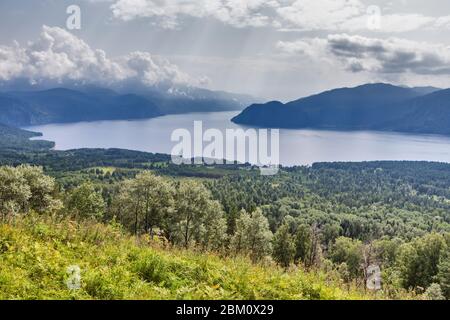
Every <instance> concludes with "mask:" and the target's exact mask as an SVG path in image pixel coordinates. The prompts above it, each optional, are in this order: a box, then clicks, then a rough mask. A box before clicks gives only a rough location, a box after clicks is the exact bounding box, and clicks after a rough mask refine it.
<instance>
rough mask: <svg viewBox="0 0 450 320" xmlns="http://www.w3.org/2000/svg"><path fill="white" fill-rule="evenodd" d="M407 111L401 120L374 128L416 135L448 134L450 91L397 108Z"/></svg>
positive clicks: (437, 92) (405, 103) (411, 101)
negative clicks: (414, 133)
mask: <svg viewBox="0 0 450 320" xmlns="http://www.w3.org/2000/svg"><path fill="white" fill-rule="evenodd" d="M397 107H398V108H403V109H408V110H409V112H408V114H407V115H405V116H404V117H402V118H397V119H395V120H392V121H390V122H387V123H382V124H380V125H379V126H375V128H380V129H383V130H395V131H404V132H417V133H435V134H450V89H446V90H440V91H436V92H433V93H431V94H428V95H425V96H422V97H418V98H415V99H411V100H408V101H405V102H403V103H401V104H399V105H398V106H397Z"/></svg>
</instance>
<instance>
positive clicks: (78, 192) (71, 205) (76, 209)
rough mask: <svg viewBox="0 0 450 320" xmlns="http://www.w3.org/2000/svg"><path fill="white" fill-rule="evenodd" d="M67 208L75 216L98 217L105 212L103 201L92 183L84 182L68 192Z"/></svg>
mask: <svg viewBox="0 0 450 320" xmlns="http://www.w3.org/2000/svg"><path fill="white" fill-rule="evenodd" d="M67 208H68V209H69V211H71V212H72V213H73V214H74V215H75V216H76V217H77V218H95V219H100V218H102V217H103V214H104V212H105V202H104V201H103V197H102V195H101V193H100V192H97V191H96V190H95V188H94V186H93V185H92V183H90V182H85V183H83V184H82V185H80V186H79V187H76V188H75V189H74V190H72V191H71V192H70V194H69V199H68V204H67Z"/></svg>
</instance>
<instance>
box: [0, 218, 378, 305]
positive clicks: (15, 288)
mask: <svg viewBox="0 0 450 320" xmlns="http://www.w3.org/2000/svg"><path fill="white" fill-rule="evenodd" d="M61 220H62V221H61ZM0 254H2V259H0V280H1V282H0V288H1V290H0V300H1V299H32V300H36V299H38V300H39V299H44V300H45V299H53V300H55V299H77V300H79V299H88V300H91V299H99V300H121V299H127V300H134V299H138V300H142V299H144V300H146V299H151V300H153V299H157V300H161V299H179V300H190V299H212V300H216V299H231V300H236V299H237V300H241V299H242V300H247V299H267V300H269V299H270V300H278V299H300V300H326V299H368V298H370V297H371V295H370V293H364V292H362V291H357V290H355V289H353V288H351V289H349V288H347V287H346V286H344V285H343V284H342V283H340V282H338V281H337V280H336V281H334V280H333V281H332V280H330V279H326V278H325V277H324V276H323V275H322V274H321V273H319V272H313V271H311V272H305V271H302V270H301V269H300V270H292V271H287V272H284V270H283V269H281V268H278V267H276V266H274V265H268V266H263V265H257V264H252V263H251V262H250V260H249V259H246V258H239V257H238V258H230V257H228V258H223V257H220V256H219V255H217V254H209V253H200V252H197V251H187V250H180V249H175V248H169V247H164V246H163V245H162V242H158V241H151V240H149V238H148V237H147V238H146V237H142V238H138V239H136V238H135V237H133V236H131V235H128V234H125V232H124V231H123V230H122V229H120V228H119V227H118V226H117V224H115V225H106V224H100V223H94V222H88V221H86V222H78V221H70V220H68V219H56V218H55V219H51V218H46V217H42V216H30V217H20V216H18V217H16V218H15V220H14V223H11V224H8V222H7V220H3V221H0ZM74 265H75V266H76V267H78V268H79V269H80V273H81V279H80V281H79V285H80V287H79V289H78V290H70V289H69V288H70V287H69V286H68V284H67V283H70V282H68V280H70V279H69V274H68V271H67V270H68V267H69V266H74ZM40 284H45V285H40Z"/></svg>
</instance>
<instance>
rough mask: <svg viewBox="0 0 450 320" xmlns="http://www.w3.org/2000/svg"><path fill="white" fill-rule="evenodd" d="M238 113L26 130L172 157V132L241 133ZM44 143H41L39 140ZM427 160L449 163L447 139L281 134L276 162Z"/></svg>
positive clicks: (62, 146)
mask: <svg viewBox="0 0 450 320" xmlns="http://www.w3.org/2000/svg"><path fill="white" fill-rule="evenodd" d="M237 113H238V112H211V113H192V114H182V115H169V116H164V117H159V118H153V119H146V120H132V121H95V122H79V123H70V124H49V125H42V126H33V127H28V128H26V129H28V130H32V131H37V132H42V133H43V134H44V137H43V138H44V139H46V140H51V141H55V142H56V149H57V150H68V149H76V148H122V149H130V150H139V151H147V152H153V153H167V154H170V153H171V150H172V148H173V147H174V146H175V145H176V142H172V141H171V134H172V132H173V130H175V129H179V128H185V129H188V130H190V131H191V132H193V127H194V121H203V127H204V130H206V129H208V128H216V129H219V130H221V131H222V132H223V133H225V130H226V129H236V128H242V129H247V128H245V127H241V126H239V125H236V124H233V123H232V122H231V121H230V119H231V118H232V117H233V116H235V115H236V114H237ZM40 139H42V138H40ZM371 160H427V161H440V162H450V137H444V136H436V135H411V134H399V133H385V132H372V131H351V132H347V131H323V130H284V129H282V130H280V162H281V164H283V165H286V166H292V165H306V164H312V163H314V162H323V161H371Z"/></svg>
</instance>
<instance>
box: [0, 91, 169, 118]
mask: <svg viewBox="0 0 450 320" xmlns="http://www.w3.org/2000/svg"><path fill="white" fill-rule="evenodd" d="M0 110H1V113H0V122H2V123H4V124H7V125H11V126H28V125H36V124H46V123H55V122H76V121H93V120H115V119H133V118H151V117H156V116H159V115H161V114H162V113H161V111H159V109H158V108H157V107H156V106H155V105H154V104H153V103H152V102H150V101H148V100H147V99H145V98H143V97H140V96H137V95H132V94H127V95H119V94H117V93H114V92H112V91H105V92H100V91H97V92H92V93H84V92H80V91H76V90H69V89H64V88H58V89H51V90H45V91H36V92H9V93H5V94H0Z"/></svg>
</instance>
